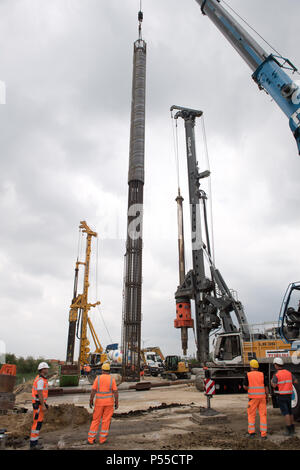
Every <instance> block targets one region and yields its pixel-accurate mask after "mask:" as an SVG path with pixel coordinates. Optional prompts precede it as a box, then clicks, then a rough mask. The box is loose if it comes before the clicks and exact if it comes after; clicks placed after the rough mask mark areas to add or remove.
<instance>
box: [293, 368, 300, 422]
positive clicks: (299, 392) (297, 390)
mask: <svg viewBox="0 0 300 470" xmlns="http://www.w3.org/2000/svg"><path fill="white" fill-rule="evenodd" d="M297 380H298V383H297V384H294V385H293V396H292V411H293V415H294V418H295V420H296V421H299V420H300V383H299V381H300V377H299V376H297Z"/></svg>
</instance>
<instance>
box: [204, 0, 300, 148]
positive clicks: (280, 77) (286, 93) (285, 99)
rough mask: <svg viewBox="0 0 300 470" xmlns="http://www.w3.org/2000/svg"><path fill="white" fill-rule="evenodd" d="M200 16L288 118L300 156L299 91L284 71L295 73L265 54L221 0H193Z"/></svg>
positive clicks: (279, 59)
mask: <svg viewBox="0 0 300 470" xmlns="http://www.w3.org/2000/svg"><path fill="white" fill-rule="evenodd" d="M196 2H197V3H198V4H199V5H200V7H201V10H202V13H203V14H204V15H207V16H208V17H209V18H210V19H211V20H212V22H213V23H214V24H215V25H216V26H217V28H218V29H219V30H220V31H221V32H222V33H223V34H224V36H225V37H226V39H228V41H229V42H230V43H231V44H232V46H233V47H234V48H235V49H236V50H237V52H238V53H239V54H240V55H241V56H242V58H243V59H244V60H245V61H246V62H247V64H248V65H249V67H250V68H251V70H252V72H253V74H252V78H253V80H254V81H255V82H256V83H257V84H258V86H259V88H260V89H261V90H265V91H266V92H267V93H268V94H269V95H270V96H271V97H272V98H273V99H274V101H276V103H277V104H278V106H279V107H280V108H281V109H282V111H283V112H284V113H285V114H286V116H287V117H288V119H289V124H290V128H291V131H292V132H293V135H294V137H295V139H296V142H297V146H298V152H299V154H300V88H299V86H298V85H297V83H296V82H295V81H294V80H293V79H292V78H291V77H290V76H289V75H288V73H287V72H286V71H285V70H289V71H291V72H293V73H294V72H297V68H296V67H295V66H294V65H293V64H292V63H291V62H290V61H289V60H288V59H286V58H284V57H282V56H277V55H274V54H268V53H267V52H266V51H265V50H264V49H263V48H262V47H261V46H260V45H259V44H258V43H257V42H256V41H255V39H254V38H253V37H252V36H251V35H250V34H249V33H248V32H247V31H246V30H245V29H244V28H243V27H242V26H241V25H240V24H239V23H238V22H237V21H236V19H235V18H234V17H233V16H232V15H231V14H230V13H229V12H228V11H226V10H225V8H223V7H222V5H221V4H220V2H221V0H196Z"/></svg>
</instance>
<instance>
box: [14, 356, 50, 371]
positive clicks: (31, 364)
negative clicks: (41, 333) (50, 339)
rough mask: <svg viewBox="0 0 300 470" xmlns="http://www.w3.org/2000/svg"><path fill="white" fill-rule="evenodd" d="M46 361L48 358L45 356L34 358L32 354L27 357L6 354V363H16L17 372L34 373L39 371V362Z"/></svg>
mask: <svg viewBox="0 0 300 470" xmlns="http://www.w3.org/2000/svg"><path fill="white" fill-rule="evenodd" d="M44 361H46V359H44V358H43V357H39V358H38V359H34V357H32V356H27V357H26V358H25V357H17V356H16V355H15V354H12V353H8V354H6V359H5V364H15V365H16V366H17V374H34V373H35V372H36V371H37V368H38V365H39V363H40V362H44ZM46 362H47V361H46Z"/></svg>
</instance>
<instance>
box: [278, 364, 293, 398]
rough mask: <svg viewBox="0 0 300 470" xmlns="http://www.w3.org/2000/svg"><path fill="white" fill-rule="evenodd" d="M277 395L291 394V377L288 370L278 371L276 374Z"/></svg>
mask: <svg viewBox="0 0 300 470" xmlns="http://www.w3.org/2000/svg"><path fill="white" fill-rule="evenodd" d="M275 375H276V377H277V380H278V382H277V386H278V391H276V393H278V394H279V395H290V394H292V393H293V377H292V373H291V372H290V371H289V370H285V369H280V370H278V371H277V372H276V374H275Z"/></svg>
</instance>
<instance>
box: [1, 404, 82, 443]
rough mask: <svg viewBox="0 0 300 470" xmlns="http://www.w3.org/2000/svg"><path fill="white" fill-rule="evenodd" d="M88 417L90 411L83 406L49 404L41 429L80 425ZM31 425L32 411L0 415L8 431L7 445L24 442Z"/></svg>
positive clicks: (52, 429)
mask: <svg viewBox="0 0 300 470" xmlns="http://www.w3.org/2000/svg"><path fill="white" fill-rule="evenodd" d="M90 419H91V415H90V413H89V412H88V411H87V409H86V408H84V407H83V406H75V405H73V404H72V405H71V404H70V405H69V404H66V405H65V404H64V405H59V406H49V409H48V411H47V412H46V413H45V418H44V423H43V430H45V431H55V430H56V429H60V428H65V427H75V426H80V425H82V424H85V423H87V422H89V421H90ZM31 425H32V412H30V413H26V414H11V415H6V416H0V426H1V428H5V429H6V430H7V432H8V437H7V445H8V446H13V447H15V446H19V445H20V444H22V443H24V440H28V439H29V435H30V429H31Z"/></svg>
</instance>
